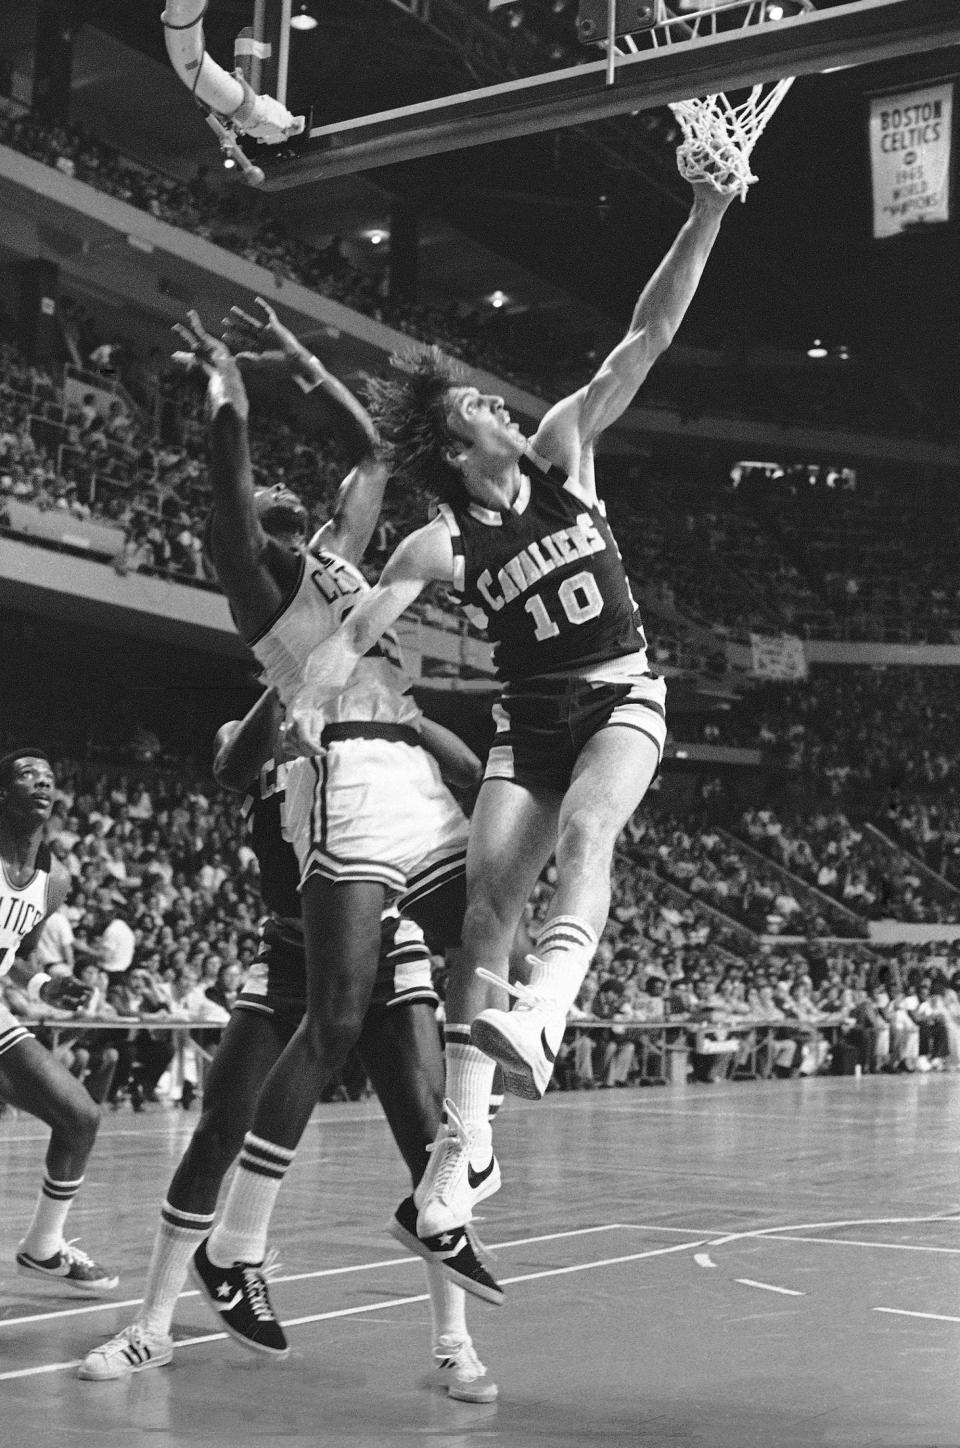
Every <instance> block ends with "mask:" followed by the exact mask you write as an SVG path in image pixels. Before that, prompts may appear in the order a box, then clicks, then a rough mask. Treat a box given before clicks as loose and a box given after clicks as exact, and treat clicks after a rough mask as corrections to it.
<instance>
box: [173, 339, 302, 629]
mask: <svg viewBox="0 0 960 1448" xmlns="http://www.w3.org/2000/svg"><path fill="white" fill-rule="evenodd" d="M187 322H188V325H186V326H185V325H183V324H178V325H177V326H176V327H175V328H174V331H175V332H176V333H177V334H178V335H179V336H180V338H181V339H182V340H183V341H184V342H185V343H186V347H187V350H185V351H180V352H175V353H174V354H173V360H174V361H175V362H177V363H179V364H180V365H181V366H186V367H188V368H193V369H196V368H197V367H199V368H202V370H203V372H204V374H205V376H206V378H207V414H208V417H209V421H210V457H209V467H210V487H211V492H212V494H213V508H212V510H211V513H210V518H209V521H208V525H207V539H208V547H209V551H210V556H211V558H212V559H213V565H214V567H215V568H216V570H217V576H218V578H219V579H220V583H221V585H222V586H223V589H224V592H225V593H226V595H227V597H228V598H229V600H230V607H231V609H232V611H233V615H234V618H235V620H236V624H237V628H238V630H239V632H240V635H241V637H243V638H245V639H250V638H252V637H254V636H255V635H256V634H257V633H259V632H260V630H261V629H262V628H263V627H264V625H265V623H266V622H267V621H268V620H269V619H270V618H272V617H273V616H274V615H275V614H276V613H277V611H278V609H279V608H280V607H281V605H282V604H283V602H284V599H285V598H286V597H287V595H288V593H289V590H290V588H291V587H292V586H293V583H294V580H295V578H296V574H297V571H298V567H299V565H298V563H297V560H296V558H295V556H294V555H293V554H292V553H290V552H288V551H287V550H285V549H283V548H279V547H277V546H276V545H275V544H274V543H273V542H272V541H271V540H270V539H269V538H268V537H267V534H266V533H265V532H264V530H263V527H262V525H261V523H260V519H259V516H258V514H257V508H256V500H255V496H254V479H253V466H252V463H251V461H250V441H249V437H248V433H247V418H248V414H249V410H250V407H249V402H248V400H247V393H246V389H245V387H244V385H243V378H242V376H241V375H240V368H239V367H238V365H237V362H236V360H235V358H234V357H233V355H232V353H231V351H230V349H229V347H227V345H226V344H225V343H224V342H222V341H221V340H220V339H219V338H217V337H213V336H211V335H210V334H209V333H208V332H207V331H206V329H205V328H204V326H203V323H202V322H201V321H200V318H199V316H198V315H197V313H196V312H188V313H187Z"/></svg>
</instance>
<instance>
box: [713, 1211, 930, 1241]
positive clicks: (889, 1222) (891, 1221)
mask: <svg viewBox="0 0 960 1448" xmlns="http://www.w3.org/2000/svg"><path fill="white" fill-rule="evenodd" d="M956 1220H957V1215H956V1213H951V1214H949V1215H943V1214H941V1213H938V1214H937V1215H936V1216H924V1217H850V1218H847V1219H845V1220H843V1221H834V1222H785V1223H784V1225H783V1226H782V1227H753V1228H752V1229H751V1230H750V1231H749V1232H728V1233H727V1234H726V1235H725V1236H723V1237H715V1238H714V1239H713V1240H712V1241H711V1242H710V1243H709V1244H708V1245H709V1246H711V1247H725V1246H726V1245H727V1243H728V1242H744V1241H747V1240H748V1239H749V1238H751V1237H753V1238H756V1237H770V1236H774V1235H777V1234H779V1233H781V1232H812V1231H815V1230H816V1229H817V1228H818V1227H827V1228H830V1229H833V1230H836V1229H837V1228H839V1227H903V1226H918V1225H919V1224H920V1223H923V1222H955V1221H956Z"/></svg>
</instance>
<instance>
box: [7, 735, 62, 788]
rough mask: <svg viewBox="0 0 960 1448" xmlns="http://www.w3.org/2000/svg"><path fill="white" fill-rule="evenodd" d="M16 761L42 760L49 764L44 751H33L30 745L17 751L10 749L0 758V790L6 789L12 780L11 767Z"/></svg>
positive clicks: (23, 746)
mask: <svg viewBox="0 0 960 1448" xmlns="http://www.w3.org/2000/svg"><path fill="white" fill-rule="evenodd" d="M18 759H42V760H43V761H44V762H45V763H46V764H49V763H50V756H49V754H48V753H47V751H46V750H45V749H35V748H34V747H33V745H32V744H24V745H22V746H21V747H20V748H19V749H11V750H10V751H9V753H7V754H4V755H3V756H2V757H0V789H6V788H7V786H8V785H9V783H10V781H11V779H12V778H13V766H14V765H15V764H16V762H17V760H18Z"/></svg>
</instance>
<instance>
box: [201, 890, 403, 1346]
mask: <svg viewBox="0 0 960 1448" xmlns="http://www.w3.org/2000/svg"><path fill="white" fill-rule="evenodd" d="M384 893H385V892H384V887H383V886H382V885H380V884H375V883H372V882H369V881H362V882H353V883H351V884H333V883H332V882H331V881H329V880H326V879H324V878H323V877H321V876H320V875H311V876H310V877H309V878H308V879H307V880H306V881H304V884H303V886H302V892H301V894H302V907H303V925H304V939H305V955H306V967H307V1014H306V1015H305V1017H304V1019H303V1021H302V1022H301V1023H300V1025H299V1026H298V1028H297V1030H296V1031H295V1032H294V1034H293V1036H292V1037H291V1039H290V1041H289V1042H288V1044H287V1046H286V1047H285V1048H284V1050H283V1052H282V1054H281V1055H280V1058H279V1059H278V1061H277V1062H276V1064H275V1065H274V1067H273V1069H272V1070H271V1071H270V1073H269V1075H268V1076H267V1079H266V1081H265V1082H264V1083H263V1087H262V1089H261V1091H260V1094H259V1097H258V1100H257V1108H256V1112H255V1114H254V1119H253V1125H252V1128H251V1130H250V1131H248V1132H247V1134H246V1136H245V1138H244V1142H243V1149H242V1150H241V1153H240V1160H239V1163H238V1166H237V1171H236V1174H235V1176H234V1178H233V1181H232V1182H231V1184H230V1190H229V1192H228V1194H227V1199H226V1202H225V1204H224V1208H223V1212H222V1215H221V1217H220V1220H219V1222H218V1223H217V1225H216V1226H215V1228H214V1230H213V1232H212V1233H211V1235H210V1237H209V1238H208V1239H207V1240H206V1241H205V1242H202V1243H201V1244H200V1246H199V1247H198V1248H197V1250H196V1253H195V1254H194V1258H193V1261H192V1263H191V1267H190V1272H191V1276H192V1277H193V1279H194V1281H195V1282H196V1284H197V1286H198V1287H199V1288H200V1290H201V1292H202V1294H203V1296H204V1297H205V1299H206V1300H207V1302H208V1303H209V1304H210V1306H211V1307H212V1308H213V1309H214V1311H215V1312H216V1313H217V1316H218V1318H219V1321H220V1322H221V1324H222V1326H223V1327H224V1328H225V1330H226V1331H227V1332H228V1333H229V1334H230V1335H231V1336H232V1337H234V1338H235V1339H236V1340H237V1341H238V1342H240V1343H241V1344H242V1345H243V1346H244V1347H248V1348H251V1349H252V1350H253V1351H254V1352H260V1353H264V1354H267V1355H270V1356H273V1357H284V1356H286V1354H287V1352H288V1351H289V1349H288V1347H287V1342H286V1337H285V1335H284V1333H283V1329H282V1328H281V1326H280V1324H279V1322H278V1321H277V1319H276V1316H275V1314H274V1312H273V1309H272V1307H271V1306H270V1301H269V1296H268V1293H267V1281H268V1278H269V1264H267V1267H266V1269H265V1268H264V1262H265V1258H266V1250H267V1233H268V1230H269V1226H270V1217H271V1214H272V1212H273V1207H274V1204H275V1202H276V1199H277V1195H278V1193H279V1191H280V1187H281V1185H282V1183H283V1179H284V1177H285V1176H286V1173H287V1171H288V1170H289V1168H290V1166H291V1164H292V1162H293V1158H294V1154H295V1152H296V1148H297V1146H298V1144H299V1142H300V1138H301V1137H302V1135H303V1133H304V1131H305V1130H306V1128H307V1123H308V1122H309V1120H310V1117H311V1115H312V1113H313V1109H314V1107H315V1106H316V1104H317V1101H318V1100H319V1097H320V1093H321V1091H322V1090H323V1088H324V1086H325V1085H326V1084H327V1082H328V1081H329V1080H330V1078H331V1076H332V1075H333V1074H334V1072H335V1071H337V1070H338V1069H339V1067H340V1066H341V1065H342V1064H343V1062H344V1061H345V1060H346V1057H347V1055H348V1053H349V1051H350V1048H351V1047H352V1046H353V1045H354V1044H355V1043H356V1041H357V1040H358V1039H359V1036H360V1032H361V1030H362V1028H363V1020H364V1017H365V1015H366V1013H367V1009H368V1007H369V1005H370V997H371V995H372V993H373V985H374V981H375V979H376V973H377V962H378V959H379V955H380V916H381V913H382V910H383V902H384Z"/></svg>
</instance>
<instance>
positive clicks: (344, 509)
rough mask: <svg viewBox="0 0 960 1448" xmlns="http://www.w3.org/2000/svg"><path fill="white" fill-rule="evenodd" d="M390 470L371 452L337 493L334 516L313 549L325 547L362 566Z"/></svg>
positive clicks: (312, 543)
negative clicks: (360, 563)
mask: <svg viewBox="0 0 960 1448" xmlns="http://www.w3.org/2000/svg"><path fill="white" fill-rule="evenodd" d="M388 477H389V470H388V468H387V465H386V463H385V462H384V461H383V459H382V458H381V457H380V456H379V455H378V454H377V453H376V452H370V453H368V454H367V455H366V456H365V457H364V458H363V459H362V460H361V461H360V462H359V463H357V465H356V467H355V468H352V469H351V471H350V472H349V473H348V474H347V476H346V477H345V478H344V480H343V482H342V483H341V484H340V491H339V492H338V493H337V501H336V503H335V504H334V509H333V517H332V518H329V519H328V520H327V522H326V523H324V524H323V526H322V527H321V528H318V529H317V531H316V533H315V534H314V536H313V538H312V539H311V540H310V547H311V549H314V548H326V549H328V550H329V551H330V552H331V553H336V554H337V555H338V556H339V557H340V558H345V559H346V560H347V562H348V563H359V562H360V559H361V558H362V557H363V555H364V553H366V551H367V545H368V543H369V542H370V539H371V537H372V536H373V530H374V528H375V527H376V526H377V520H378V519H379V517H380V510H381V508H382V507H383V494H384V489H385V488H386V486H387V478H388Z"/></svg>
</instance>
